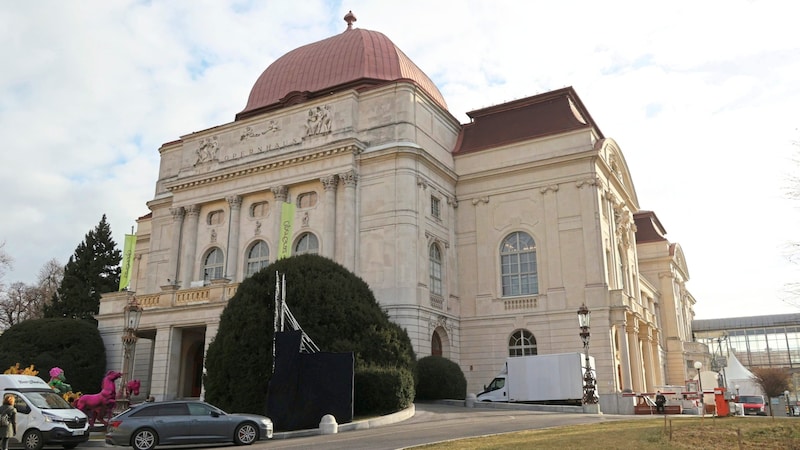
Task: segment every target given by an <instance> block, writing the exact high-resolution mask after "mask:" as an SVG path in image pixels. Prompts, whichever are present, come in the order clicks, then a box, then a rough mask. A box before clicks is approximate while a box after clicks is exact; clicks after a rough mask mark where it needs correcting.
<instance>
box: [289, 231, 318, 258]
mask: <svg viewBox="0 0 800 450" xmlns="http://www.w3.org/2000/svg"><path fill="white" fill-rule="evenodd" d="M305 253H312V254H315V255H316V254H318V253H319V240H318V239H317V237H316V236H314V235H313V234H312V233H303V234H302V235H300V238H299V239H297V243H296V244H295V245H294V254H295V255H303V254H305Z"/></svg>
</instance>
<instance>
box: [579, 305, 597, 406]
mask: <svg viewBox="0 0 800 450" xmlns="http://www.w3.org/2000/svg"><path fill="white" fill-rule="evenodd" d="M591 316H592V312H591V311H589V308H587V307H586V304H585V303H584V304H582V305H581V307H580V308H578V326H580V328H581V332H580V337H581V340H582V341H583V349H584V352H585V355H586V370H585V371H584V372H583V403H584V404H594V403H597V393H596V392H595V388H596V386H597V380H595V378H594V371H593V370H592V366H591V364H589V337H590V333H589V320H590V319H591Z"/></svg>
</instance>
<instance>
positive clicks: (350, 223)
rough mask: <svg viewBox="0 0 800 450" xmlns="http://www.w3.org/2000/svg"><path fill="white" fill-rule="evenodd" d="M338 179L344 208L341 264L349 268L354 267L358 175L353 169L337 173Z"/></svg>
mask: <svg viewBox="0 0 800 450" xmlns="http://www.w3.org/2000/svg"><path fill="white" fill-rule="evenodd" d="M339 179H340V180H342V181H343V182H344V199H343V202H344V205H343V206H344V208H343V214H344V216H343V217H342V223H343V224H344V226H343V228H344V230H343V231H344V233H343V235H344V236H343V239H342V244H343V245H344V251H343V252H342V256H343V260H342V265H343V266H345V267H346V268H348V269H350V270H355V267H356V182H357V181H358V175H357V174H356V171H355V170H351V171H349V172H346V173H341V174H339Z"/></svg>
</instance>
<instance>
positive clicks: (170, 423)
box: [105, 401, 272, 450]
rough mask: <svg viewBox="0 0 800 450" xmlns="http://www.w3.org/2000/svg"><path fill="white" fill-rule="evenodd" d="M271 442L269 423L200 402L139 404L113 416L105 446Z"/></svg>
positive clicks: (140, 449) (145, 448)
mask: <svg viewBox="0 0 800 450" xmlns="http://www.w3.org/2000/svg"><path fill="white" fill-rule="evenodd" d="M270 438H272V421H271V420H270V419H269V418H268V417H264V416H259V415H255V414H228V413H226V412H225V411H223V410H221V409H219V408H217V407H216V406H213V405H210V404H208V403H205V402H200V401H167V402H152V403H140V404H138V405H136V406H132V407H131V408H129V409H127V410H125V411H124V412H122V413H120V414H118V415H116V416H114V417H113V418H112V419H111V420H110V421H109V424H108V428H107V431H106V438H105V441H106V444H111V445H121V446H130V447H133V448H135V449H136V450H150V449H152V448H154V447H156V446H157V445H179V444H206V443H219V442H222V443H224V442H232V443H234V444H236V445H250V444H252V443H253V442H256V441H258V440H260V439H270Z"/></svg>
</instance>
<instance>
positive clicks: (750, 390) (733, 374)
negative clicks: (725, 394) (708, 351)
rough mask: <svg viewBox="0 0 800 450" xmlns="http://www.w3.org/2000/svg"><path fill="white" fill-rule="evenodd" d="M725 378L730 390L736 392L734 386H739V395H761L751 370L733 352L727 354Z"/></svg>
mask: <svg viewBox="0 0 800 450" xmlns="http://www.w3.org/2000/svg"><path fill="white" fill-rule="evenodd" d="M725 378H726V379H727V382H728V386H727V389H728V391H730V392H734V393H736V386H739V392H738V394H739V395H763V392H762V391H761V387H760V386H759V385H758V383H756V382H755V380H754V379H753V372H750V371H749V370H748V369H747V367H745V366H743V365H742V363H741V362H739V359H738V358H736V355H735V354H734V353H733V352H730V354H729V355H728V367H726V368H725Z"/></svg>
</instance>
